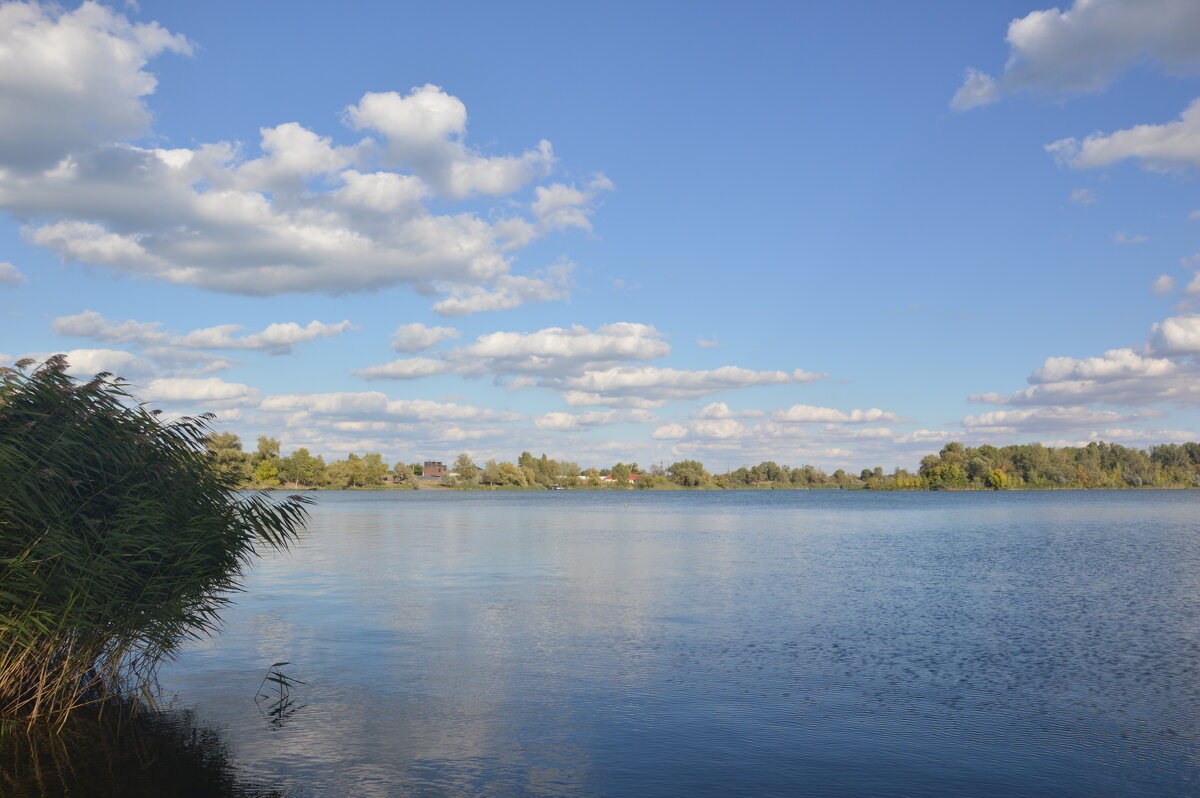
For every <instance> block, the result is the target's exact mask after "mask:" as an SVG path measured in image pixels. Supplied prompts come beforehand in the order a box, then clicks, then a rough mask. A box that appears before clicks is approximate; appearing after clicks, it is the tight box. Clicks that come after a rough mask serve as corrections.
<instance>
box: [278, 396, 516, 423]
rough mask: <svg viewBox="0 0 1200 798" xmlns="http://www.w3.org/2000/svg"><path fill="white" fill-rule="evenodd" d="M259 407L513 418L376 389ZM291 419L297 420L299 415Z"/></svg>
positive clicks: (411, 417) (350, 415)
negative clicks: (407, 397) (405, 396)
mask: <svg viewBox="0 0 1200 798" xmlns="http://www.w3.org/2000/svg"><path fill="white" fill-rule="evenodd" d="M259 409H261V410H265V411H269V412H277V413H289V414H301V417H307V416H310V415H312V416H328V417H337V418H347V419H365V420H372V419H387V420H393V421H410V422H419V421H463V420H489V421H514V420H516V419H518V418H520V416H518V415H516V414H514V413H498V412H494V411H491V410H485V409H483V408H480V407H474V406H471V405H459V404H455V403H453V402H435V401H432V400H429V399H390V398H389V397H388V396H387V395H386V394H383V393H380V392H379V391H363V392H360V393H314V394H278V395H275V396H267V397H265V398H264V399H263V400H262V401H261V402H260V403H259ZM294 420H297V421H298V420H301V419H300V418H297V419H294Z"/></svg>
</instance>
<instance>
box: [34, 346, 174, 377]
mask: <svg viewBox="0 0 1200 798" xmlns="http://www.w3.org/2000/svg"><path fill="white" fill-rule="evenodd" d="M52 354H54V353H53V352H27V353H25V354H23V355H21V356H20V357H19V358H16V359H17V360H22V359H25V358H29V359H31V360H35V361H37V362H38V363H41V362H43V361H45V360H46V358H48V357H50V355H52ZM61 354H63V355H65V356H66V358H67V373H68V374H70V375H71V376H72V377H77V378H79V379H91V378H92V377H93V376H95V375H96V374H99V373H101V372H107V373H109V374H112V375H114V376H117V377H125V378H129V377H138V376H141V375H145V374H149V373H151V372H152V371H153V366H152V365H151V364H150V363H149V362H148V361H146V360H144V359H142V358H140V357H138V356H137V355H135V354H134V353H132V352H126V351H124V350H120V349H71V350H69V351H66V352H62V353H61Z"/></svg>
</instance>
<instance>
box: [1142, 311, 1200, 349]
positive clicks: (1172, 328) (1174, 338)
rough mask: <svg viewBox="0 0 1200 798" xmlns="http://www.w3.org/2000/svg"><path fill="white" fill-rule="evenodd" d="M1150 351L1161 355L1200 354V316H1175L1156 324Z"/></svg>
mask: <svg viewBox="0 0 1200 798" xmlns="http://www.w3.org/2000/svg"><path fill="white" fill-rule="evenodd" d="M1150 349H1151V350H1152V351H1154V352H1156V353H1157V354H1161V355H1196V354H1200V315H1198V314H1194V313H1193V314H1189V315H1186V316H1173V317H1171V318H1169V319H1164V320H1163V321H1161V322H1159V323H1158V324H1155V325H1154V326H1153V327H1151V330H1150Z"/></svg>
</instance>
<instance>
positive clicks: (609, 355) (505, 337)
mask: <svg viewBox="0 0 1200 798" xmlns="http://www.w3.org/2000/svg"><path fill="white" fill-rule="evenodd" d="M435 329H447V328H435ZM418 332H420V331H418ZM423 336H424V333H421V335H418V336H416V337H417V338H420V339H421V340H425V339H424V337H423ZM670 352H671V346H670V344H668V343H667V342H666V341H664V340H663V336H662V333H660V332H659V331H658V330H656V329H655V328H654V327H652V326H650V325H648V324H636V323H633V322H617V323H614V324H607V325H604V326H602V327H598V328H597V329H596V330H594V331H593V330H590V329H588V328H587V327H582V326H579V325H575V326H572V327H569V328H566V327H547V328H545V329H542V330H537V331H535V332H532V333H521V332H494V333H487V334H485V335H481V336H479V337H478V338H476V339H475V341H474V342H473V343H470V344H467V345H465V346H461V347H456V348H455V349H453V350H451V351H449V352H447V353H444V354H441V355H439V359H437V360H434V359H432V358H408V359H402V360H397V361H394V362H392V363H390V364H387V365H385V366H372V367H371V368H369V369H361V370H359V371H358V372H356V373H358V374H360V375H362V376H368V375H369V376H370V377H371V378H374V379H386V378H388V377H395V378H399V379H411V378H414V377H420V376H428V375H433V374H445V373H449V372H454V373H458V374H463V375H467V376H482V375H485V374H491V375H494V376H497V377H507V376H538V377H563V376H567V375H572V374H575V375H577V374H581V373H583V372H584V371H586V370H588V369H598V368H605V367H608V366H612V365H616V364H619V363H626V362H629V361H641V360H652V359H654V358H659V357H665V356H666V355H668V354H670Z"/></svg>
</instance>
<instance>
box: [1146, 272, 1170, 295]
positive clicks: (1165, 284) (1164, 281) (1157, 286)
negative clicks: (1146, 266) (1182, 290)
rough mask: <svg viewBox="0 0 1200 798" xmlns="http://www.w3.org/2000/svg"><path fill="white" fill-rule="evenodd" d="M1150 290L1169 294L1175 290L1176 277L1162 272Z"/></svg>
mask: <svg viewBox="0 0 1200 798" xmlns="http://www.w3.org/2000/svg"><path fill="white" fill-rule="evenodd" d="M1150 290H1151V291H1153V292H1154V293H1156V294H1169V293H1171V292H1172V291H1174V290H1175V278H1174V277H1172V276H1171V275H1169V274H1160V275H1159V276H1158V277H1157V278H1156V279H1155V280H1154V282H1153V283H1152V284H1151V285H1150Z"/></svg>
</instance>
